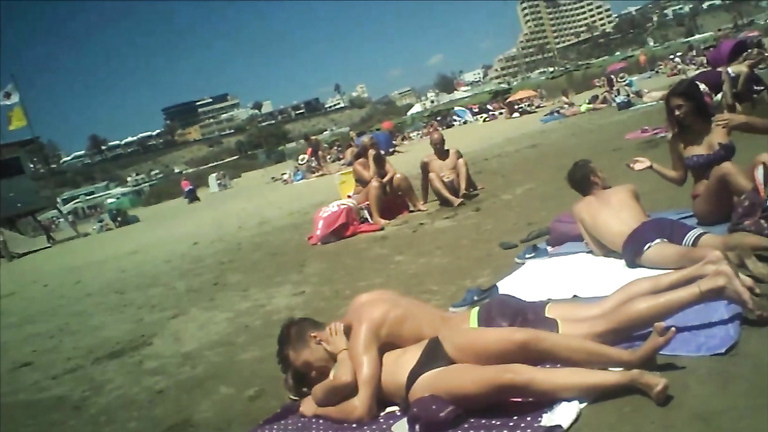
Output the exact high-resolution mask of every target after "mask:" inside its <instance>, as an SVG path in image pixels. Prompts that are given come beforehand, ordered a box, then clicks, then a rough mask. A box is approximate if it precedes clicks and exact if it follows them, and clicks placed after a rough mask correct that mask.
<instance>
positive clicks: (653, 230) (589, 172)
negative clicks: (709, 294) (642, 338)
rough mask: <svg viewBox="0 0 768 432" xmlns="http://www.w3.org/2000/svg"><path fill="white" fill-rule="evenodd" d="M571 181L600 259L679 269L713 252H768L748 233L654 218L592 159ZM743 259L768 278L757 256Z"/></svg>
mask: <svg viewBox="0 0 768 432" xmlns="http://www.w3.org/2000/svg"><path fill="white" fill-rule="evenodd" d="M567 181H568V185H569V186H570V187H571V189H573V190H574V191H576V192H578V193H579V194H580V195H581V196H582V197H583V198H582V199H580V200H579V201H577V202H576V204H574V205H573V210H572V212H573V216H574V218H575V219H576V223H577V224H578V226H579V230H580V231H581V234H582V236H583V237H584V241H585V242H586V243H587V246H589V249H590V250H591V251H592V253H594V254H595V255H598V256H606V255H612V254H614V253H618V254H620V255H621V257H622V258H623V259H624V261H625V262H626V263H627V266H628V267H641V266H642V267H648V268H657V269H679V268H683V267H687V266H690V265H692V264H695V263H697V262H700V261H701V260H702V259H704V258H705V257H706V256H707V255H708V254H710V253H711V252H712V251H713V250H717V251H723V252H734V251H737V250H738V251H741V250H747V251H768V238H766V237H761V236H758V235H754V234H750V233H743V232H740V233H733V234H728V235H725V236H721V235H715V234H710V233H708V232H706V231H704V230H702V229H701V228H697V227H695V226H692V225H688V224H686V223H683V222H680V221H678V220H675V219H667V218H654V219H650V218H649V217H648V213H647V212H646V211H645V209H643V206H642V205H641V204H640V196H639V195H638V192H637V189H636V188H635V186H634V185H631V184H626V185H621V186H616V187H611V186H610V185H609V184H608V182H607V180H606V178H605V176H604V175H603V173H602V171H600V170H599V169H598V168H597V167H596V166H594V165H593V164H592V162H591V161H590V160H587V159H582V160H579V161H576V162H574V164H573V165H572V166H571V168H570V169H569V170H568V175H567ZM731 255H732V256H734V258H733V260H737V258H735V255H734V254H731ZM740 259H742V260H745V263H746V264H747V265H748V266H750V270H752V271H753V272H754V273H756V274H760V275H764V277H765V278H766V279H768V272H766V266H765V265H763V264H760V263H759V262H757V260H756V259H755V257H754V255H751V254H750V253H748V252H743V255H741V258H740Z"/></svg>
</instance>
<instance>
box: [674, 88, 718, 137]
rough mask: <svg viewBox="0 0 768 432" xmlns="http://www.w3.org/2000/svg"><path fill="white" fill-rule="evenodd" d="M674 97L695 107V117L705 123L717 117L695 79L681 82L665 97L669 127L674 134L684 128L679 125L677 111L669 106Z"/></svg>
mask: <svg viewBox="0 0 768 432" xmlns="http://www.w3.org/2000/svg"><path fill="white" fill-rule="evenodd" d="M674 97H678V98H680V99H683V100H684V101H686V102H688V103H690V104H691V105H692V106H693V115H695V116H696V117H698V118H699V119H701V120H703V121H705V122H710V121H712V117H714V116H715V113H714V111H713V110H712V106H711V105H710V103H709V102H707V99H706V98H705V97H704V92H703V91H701V88H700V87H699V83H697V82H696V80H694V79H684V80H680V81H678V82H677V84H675V85H673V86H672V88H671V89H669V92H667V95H666V96H665V97H664V107H665V109H666V111H667V125H668V126H669V130H670V131H671V132H672V133H676V132H678V131H680V130H681V126H682V125H680V124H678V123H677V120H676V119H675V111H674V109H672V107H671V106H670V105H669V101H670V100H671V99H672V98H674Z"/></svg>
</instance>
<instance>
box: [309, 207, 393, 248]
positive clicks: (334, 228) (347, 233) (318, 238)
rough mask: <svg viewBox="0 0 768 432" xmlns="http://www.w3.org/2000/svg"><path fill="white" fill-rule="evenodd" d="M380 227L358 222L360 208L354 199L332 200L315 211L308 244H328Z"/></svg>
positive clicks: (379, 228)
mask: <svg viewBox="0 0 768 432" xmlns="http://www.w3.org/2000/svg"><path fill="white" fill-rule="evenodd" d="M381 229H382V227H380V226H379V225H375V224H371V223H361V222H360V210H359V208H358V207H357V203H356V202H355V201H354V200H340V201H334V202H332V203H330V204H328V205H327V206H325V207H323V208H321V209H320V210H318V211H317V213H315V218H314V228H313V229H312V234H310V235H309V236H308V237H307V240H308V241H309V244H311V245H316V244H328V243H333V242H336V241H339V240H343V239H345V238H349V237H352V236H355V235H357V234H360V233H367V232H374V231H379V230H381Z"/></svg>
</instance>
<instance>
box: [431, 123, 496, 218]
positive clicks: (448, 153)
mask: <svg viewBox="0 0 768 432" xmlns="http://www.w3.org/2000/svg"><path fill="white" fill-rule="evenodd" d="M429 145H431V146H432V151H433V153H432V154H430V155H427V156H426V157H425V158H424V159H423V160H422V161H421V197H422V202H427V201H428V200H429V188H430V186H431V187H432V190H433V191H434V192H435V195H436V196H437V199H438V201H440V203H441V204H443V205H448V206H451V207H456V206H459V205H462V204H464V198H467V197H468V196H469V195H470V194H472V193H474V192H477V191H478V190H479V189H481V188H480V187H479V186H478V185H477V183H475V181H474V180H473V179H472V176H471V175H470V174H469V167H468V166H467V161H466V160H465V159H464V155H462V154H461V152H460V151H459V150H456V149H447V148H445V136H443V133H442V132H440V131H435V132H432V133H431V134H430V135H429Z"/></svg>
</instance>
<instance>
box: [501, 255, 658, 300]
mask: <svg viewBox="0 0 768 432" xmlns="http://www.w3.org/2000/svg"><path fill="white" fill-rule="evenodd" d="M667 271H668V270H651V269H647V268H636V269H631V268H629V267H627V265H626V264H624V261H622V260H620V259H616V258H606V257H598V256H594V255H592V254H586V253H579V254H573V255H565V256H558V257H552V258H546V259H541V260H531V261H530V262H527V263H526V264H525V265H524V266H522V267H521V268H519V269H518V270H517V271H515V272H514V273H512V274H511V275H509V276H507V277H505V278H504V279H502V280H501V281H499V282H498V283H497V284H496V286H498V287H499V294H507V295H511V296H515V297H517V298H519V299H522V300H525V301H528V302H535V301H544V300H563V299H569V298H571V297H576V296H578V297H582V298H589V297H604V296H608V295H611V294H613V293H614V292H616V290H618V289H619V288H621V287H622V286H624V285H626V284H628V283H629V282H632V281H633V280H637V279H640V278H643V277H648V276H656V275H660V274H662V273H666V272H667Z"/></svg>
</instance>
